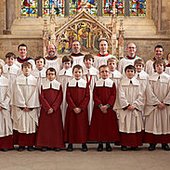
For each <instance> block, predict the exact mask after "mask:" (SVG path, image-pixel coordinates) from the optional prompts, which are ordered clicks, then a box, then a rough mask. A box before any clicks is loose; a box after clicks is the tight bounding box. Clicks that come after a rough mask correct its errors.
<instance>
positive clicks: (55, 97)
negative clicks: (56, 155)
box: [37, 80, 64, 148]
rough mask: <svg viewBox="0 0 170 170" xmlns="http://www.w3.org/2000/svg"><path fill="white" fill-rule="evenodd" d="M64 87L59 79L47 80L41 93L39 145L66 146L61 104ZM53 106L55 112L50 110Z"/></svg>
mask: <svg viewBox="0 0 170 170" xmlns="http://www.w3.org/2000/svg"><path fill="white" fill-rule="evenodd" d="M62 97H63V94H62V87H61V84H60V83H59V82H58V81H57V80H53V81H49V80H45V81H43V83H42V90H41V94H40V103H41V111H40V119H39V126H38V131H37V146H39V147H49V148H64V134H63V124H62V116H61V109H60V105H61V103H62ZM50 108H53V110H54V111H53V113H50V114H48V113H47V112H48V110H49V109H50Z"/></svg>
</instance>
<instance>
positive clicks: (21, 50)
mask: <svg viewBox="0 0 170 170" xmlns="http://www.w3.org/2000/svg"><path fill="white" fill-rule="evenodd" d="M18 52H19V56H20V57H21V58H22V59H24V58H26V56H27V47H25V46H20V47H19V49H18Z"/></svg>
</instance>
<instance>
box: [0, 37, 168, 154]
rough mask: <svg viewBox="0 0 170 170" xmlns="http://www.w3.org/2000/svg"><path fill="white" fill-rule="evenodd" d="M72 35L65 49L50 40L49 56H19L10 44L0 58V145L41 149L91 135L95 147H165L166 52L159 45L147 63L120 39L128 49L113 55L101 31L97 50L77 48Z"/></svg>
mask: <svg viewBox="0 0 170 170" xmlns="http://www.w3.org/2000/svg"><path fill="white" fill-rule="evenodd" d="M80 49H81V46H80V43H79V41H77V40H75V41H74V42H73V44H72V53H71V54H70V55H69V56H63V57H62V58H59V57H57V56H56V47H55V45H53V44H50V45H49V46H48V49H47V52H48V56H46V57H42V56H38V57H36V58H35V60H34V59H32V58H31V57H28V56H27V50H28V49H27V46H26V45H25V44H20V45H19V46H18V52H19V56H18V57H16V56H15V54H14V53H12V52H9V53H7V54H6V56H5V62H4V61H3V60H2V59H1V60H0V150H2V151H8V150H11V149H14V147H15V148H17V150H18V151H23V150H25V149H27V150H28V151H33V150H34V149H35V148H38V149H40V150H41V151H47V150H49V149H50V150H55V151H60V150H61V149H65V147H66V145H67V148H66V150H67V151H73V149H74V146H73V144H81V145H82V147H81V150H82V151H83V152H86V151H88V147H87V143H88V144H89V145H90V143H93V142H94V143H98V147H97V151H103V149H104V144H105V150H106V151H112V145H111V144H112V143H114V144H115V145H120V148H121V150H122V151H127V150H129V149H131V150H138V149H139V146H142V145H143V144H144V143H148V144H149V147H148V150H149V151H153V150H155V149H156V144H158V143H159V144H161V147H162V149H163V150H165V151H169V150H170V147H169V145H168V143H170V69H169V68H170V55H169V54H168V55H167V59H165V58H163V52H164V49H163V47H162V46H161V45H157V46H155V48H154V52H155V56H154V58H152V59H150V60H148V61H147V62H146V64H145V63H144V61H143V59H142V58H140V57H138V56H137V55H136V50H137V48H136V45H135V44H134V43H128V44H127V55H126V56H125V57H124V58H122V59H120V60H119V61H118V60H117V58H116V57H114V56H113V55H111V54H109V53H108V42H107V40H106V39H101V40H100V42H99V49H100V51H99V54H98V55H97V56H93V55H91V54H85V55H83V54H82V53H81V52H80Z"/></svg>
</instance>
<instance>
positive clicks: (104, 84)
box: [89, 65, 119, 151]
mask: <svg viewBox="0 0 170 170" xmlns="http://www.w3.org/2000/svg"><path fill="white" fill-rule="evenodd" d="M99 74H100V77H101V78H100V79H99V80H98V81H96V83H95V86H94V90H93V99H94V109H93V113H92V120H91V125H90V132H89V140H90V141H97V142H99V145H98V148H97V151H103V143H104V142H105V143H106V151H111V150H112V148H111V146H110V142H118V141H119V130H118V123H117V117H116V113H115V112H114V111H113V105H114V103H115V99H116V86H115V84H114V82H113V81H112V80H111V79H109V68H108V66H107V65H102V66H100V67H99Z"/></svg>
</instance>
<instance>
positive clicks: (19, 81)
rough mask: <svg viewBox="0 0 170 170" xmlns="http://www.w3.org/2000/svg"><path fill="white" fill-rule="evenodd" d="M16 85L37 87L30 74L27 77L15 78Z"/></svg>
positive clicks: (35, 80) (34, 79)
mask: <svg viewBox="0 0 170 170" xmlns="http://www.w3.org/2000/svg"><path fill="white" fill-rule="evenodd" d="M16 83H17V84H19V85H32V86H36V85H37V79H36V78H35V77H34V76H33V75H31V74H30V75H29V76H28V77H26V76H24V75H23V74H21V75H20V76H18V77H17V79H16Z"/></svg>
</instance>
